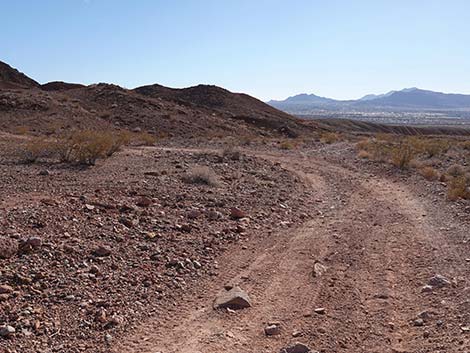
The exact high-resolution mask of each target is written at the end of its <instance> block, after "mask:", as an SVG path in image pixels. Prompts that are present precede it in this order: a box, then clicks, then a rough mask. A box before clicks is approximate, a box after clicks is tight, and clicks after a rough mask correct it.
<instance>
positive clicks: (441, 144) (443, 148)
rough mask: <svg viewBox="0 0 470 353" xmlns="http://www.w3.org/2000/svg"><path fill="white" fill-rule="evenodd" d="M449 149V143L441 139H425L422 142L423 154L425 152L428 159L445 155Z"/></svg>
mask: <svg viewBox="0 0 470 353" xmlns="http://www.w3.org/2000/svg"><path fill="white" fill-rule="evenodd" d="M449 148H450V144H449V142H448V141H446V140H443V139H427V140H423V141H422V149H423V152H425V153H426V154H427V156H428V157H429V158H431V157H434V156H439V155H441V154H443V153H446V152H447V151H448V150H449Z"/></svg>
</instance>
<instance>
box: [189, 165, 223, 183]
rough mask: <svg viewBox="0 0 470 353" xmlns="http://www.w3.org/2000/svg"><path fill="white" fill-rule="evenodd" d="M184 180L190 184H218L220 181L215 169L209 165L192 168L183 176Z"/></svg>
mask: <svg viewBox="0 0 470 353" xmlns="http://www.w3.org/2000/svg"><path fill="white" fill-rule="evenodd" d="M183 181H185V182H186V183H188V184H200V185H208V186H217V185H218V183H219V181H218V178H217V175H216V174H215V173H214V171H213V170H212V169H210V168H208V167H196V168H193V169H191V170H190V171H189V172H187V173H186V175H185V176H184V177H183Z"/></svg>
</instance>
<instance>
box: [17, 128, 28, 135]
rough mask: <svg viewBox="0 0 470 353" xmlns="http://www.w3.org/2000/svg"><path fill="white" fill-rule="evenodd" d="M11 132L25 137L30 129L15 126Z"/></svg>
mask: <svg viewBox="0 0 470 353" xmlns="http://www.w3.org/2000/svg"><path fill="white" fill-rule="evenodd" d="M13 132H14V133H15V134H17V135H26V134H28V133H29V132H30V129H29V127H27V126H17V127H15V128H14V129H13Z"/></svg>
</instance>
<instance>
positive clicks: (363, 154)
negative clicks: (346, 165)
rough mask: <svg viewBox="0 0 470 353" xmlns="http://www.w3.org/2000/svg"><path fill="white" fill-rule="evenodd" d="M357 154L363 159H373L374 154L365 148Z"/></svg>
mask: <svg viewBox="0 0 470 353" xmlns="http://www.w3.org/2000/svg"><path fill="white" fill-rule="evenodd" d="M357 156H358V157H359V158H361V159H372V155H371V154H370V152H367V151H365V150H360V151H359V153H358V154H357Z"/></svg>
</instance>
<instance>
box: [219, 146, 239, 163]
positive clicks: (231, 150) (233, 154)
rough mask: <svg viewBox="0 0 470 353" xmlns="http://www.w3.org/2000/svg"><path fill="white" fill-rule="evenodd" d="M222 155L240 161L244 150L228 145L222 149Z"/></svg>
mask: <svg viewBox="0 0 470 353" xmlns="http://www.w3.org/2000/svg"><path fill="white" fill-rule="evenodd" d="M222 156H223V157H224V158H227V159H231V160H232V161H239V160H240V158H241V156H242V152H241V151H240V149H238V148H237V147H234V146H228V147H226V148H224V150H223V151H222Z"/></svg>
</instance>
